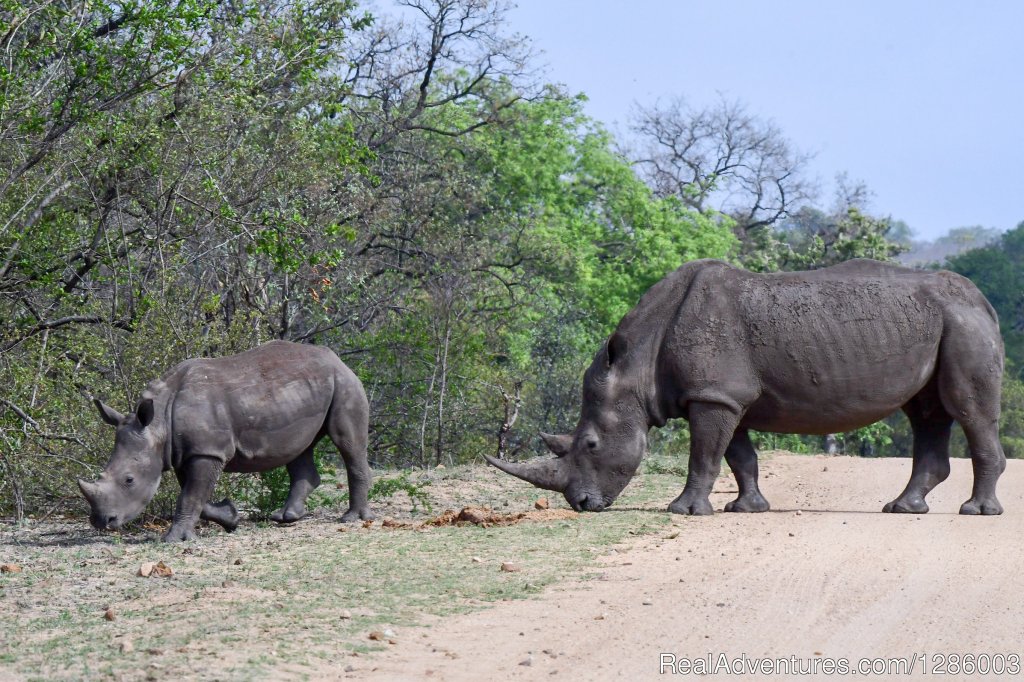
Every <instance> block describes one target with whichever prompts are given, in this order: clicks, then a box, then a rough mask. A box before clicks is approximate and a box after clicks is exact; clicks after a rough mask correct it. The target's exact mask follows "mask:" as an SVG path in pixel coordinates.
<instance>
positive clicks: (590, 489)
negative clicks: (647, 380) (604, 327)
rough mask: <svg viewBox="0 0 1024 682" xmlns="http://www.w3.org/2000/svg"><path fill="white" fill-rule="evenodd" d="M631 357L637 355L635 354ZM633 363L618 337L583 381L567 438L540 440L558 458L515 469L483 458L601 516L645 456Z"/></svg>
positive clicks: (640, 402)
mask: <svg viewBox="0 0 1024 682" xmlns="http://www.w3.org/2000/svg"><path fill="white" fill-rule="evenodd" d="M633 355H635V354H633ZM635 362H636V361H635V358H633V357H632V356H631V354H630V353H629V348H627V343H626V340H625V338H624V337H623V336H622V335H620V334H618V333H616V334H613V335H612V337H611V338H610V339H609V340H608V342H607V343H606V344H605V345H604V347H602V349H601V351H600V352H599V353H598V354H597V356H596V357H595V358H594V361H593V363H591V365H590V368H589V369H588V370H587V371H586V373H585V374H584V377H583V406H582V409H581V412H580V420H579V422H578V424H577V425H576V430H575V431H574V432H573V433H571V434H561V435H550V434H546V433H542V434H541V438H542V439H543V440H544V443H545V444H546V445H547V446H548V449H550V450H551V451H552V452H553V453H555V455H556V457H554V458H548V459H540V460H534V461H532V462H524V463H514V462H506V461H503V460H499V459H495V458H493V457H489V456H487V455H484V457H485V458H486V459H487V461H488V462H489V463H490V464H492V465H493V466H495V467H497V468H499V469H501V470H502V471H504V472H505V473H508V474H512V475H513V476H516V477H518V478H521V479H523V480H524V481H528V482H530V483H532V484H533V485H535V486H537V487H538V488H544V489H545V490H555V491H558V492H560V493H562V494H563V495H565V499H566V501H567V502H568V503H569V505H570V506H571V507H572V508H573V509H575V510H576V511H581V510H583V511H601V510H602V509H604V508H605V507H608V506H609V505H610V504H611V503H612V502H614V501H615V498H616V497H618V496H619V493H621V492H622V490H623V488H625V487H626V484H628V483H629V481H630V480H631V479H632V478H633V474H634V473H636V470H637V468H638V467H639V466H640V460H641V459H642V458H643V455H644V452H645V451H646V450H647V430H648V426H649V425H648V421H647V413H646V410H645V408H644V405H645V402H644V398H643V395H642V392H641V391H640V390H638V388H637V387H638V386H640V385H641V382H640V381H639V379H640V378H641V376H642V373H639V375H638V373H637V372H636V371H632V370H631V365H633V364H635Z"/></svg>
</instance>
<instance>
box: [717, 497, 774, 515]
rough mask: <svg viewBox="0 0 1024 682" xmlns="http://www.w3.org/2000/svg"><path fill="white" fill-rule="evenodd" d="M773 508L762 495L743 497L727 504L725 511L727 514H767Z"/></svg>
mask: <svg viewBox="0 0 1024 682" xmlns="http://www.w3.org/2000/svg"><path fill="white" fill-rule="evenodd" d="M770 508H771V505H769V504H768V500H766V499H764V496H763V495H761V494H760V493H758V494H756V495H754V494H750V495H741V496H739V497H737V498H736V499H735V500H733V501H732V502H727V503H726V504H725V511H727V512H747V513H756V512H766V511H768V510H769V509H770Z"/></svg>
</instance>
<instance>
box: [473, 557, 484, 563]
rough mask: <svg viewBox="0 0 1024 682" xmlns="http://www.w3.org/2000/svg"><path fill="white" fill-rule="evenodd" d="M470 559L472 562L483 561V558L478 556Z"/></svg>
mask: <svg viewBox="0 0 1024 682" xmlns="http://www.w3.org/2000/svg"><path fill="white" fill-rule="evenodd" d="M472 561H473V563H474V564H482V563H483V562H484V560H483V559H481V558H480V557H478V556H475V557H473V559H472Z"/></svg>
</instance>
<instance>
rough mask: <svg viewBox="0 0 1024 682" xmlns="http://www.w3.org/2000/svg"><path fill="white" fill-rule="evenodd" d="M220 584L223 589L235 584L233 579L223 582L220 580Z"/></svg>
mask: <svg viewBox="0 0 1024 682" xmlns="http://www.w3.org/2000/svg"><path fill="white" fill-rule="evenodd" d="M220 586H221V587H223V588H224V589H228V588H231V587H234V586H235V582H234V581H233V580H225V581H224V582H222V583H221V584H220Z"/></svg>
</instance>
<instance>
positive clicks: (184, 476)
mask: <svg viewBox="0 0 1024 682" xmlns="http://www.w3.org/2000/svg"><path fill="white" fill-rule="evenodd" d="M182 467H183V469H184V472H183V473H181V474H180V475H179V480H180V481H182V485H181V494H179V495H178V504H177V506H176V508H175V510H174V522H173V523H172V524H171V529H170V530H168V531H167V533H166V534H165V535H164V537H163V541H164V542H181V541H184V540H195V539H196V523H198V522H199V515H200V514H201V513H202V512H203V509H204V507H205V506H206V505H207V502H208V501H209V499H210V495H212V494H213V489H214V487H216V485H217V479H218V478H220V472H221V471H222V470H223V469H224V463H223V462H222V461H220V460H219V459H217V458H216V457H203V456H193V457H190V458H189V459H188V460H186V461H185V463H184V464H182Z"/></svg>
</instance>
